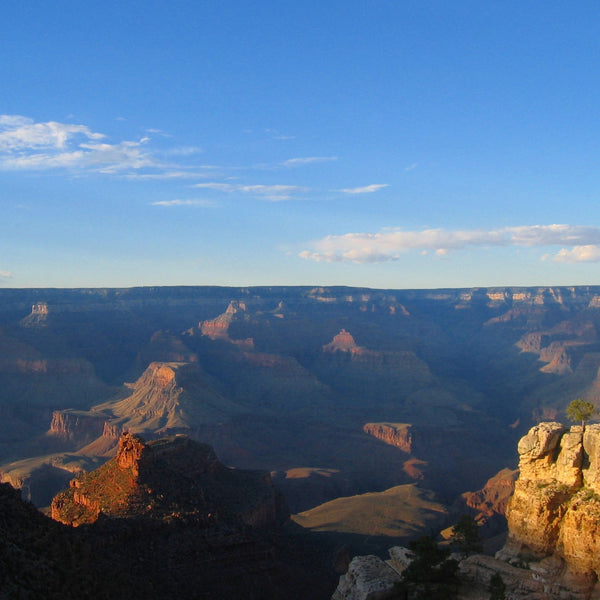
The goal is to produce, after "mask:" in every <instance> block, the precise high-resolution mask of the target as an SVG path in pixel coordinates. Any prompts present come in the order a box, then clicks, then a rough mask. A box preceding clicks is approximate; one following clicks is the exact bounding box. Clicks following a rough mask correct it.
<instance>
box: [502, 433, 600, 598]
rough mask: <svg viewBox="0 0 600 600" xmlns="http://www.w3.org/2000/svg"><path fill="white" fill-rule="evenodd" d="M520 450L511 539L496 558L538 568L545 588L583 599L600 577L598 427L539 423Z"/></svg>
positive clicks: (509, 511) (511, 508)
mask: <svg viewBox="0 0 600 600" xmlns="http://www.w3.org/2000/svg"><path fill="white" fill-rule="evenodd" d="M518 450H519V457H520V461H519V471H520V475H519V479H518V480H517V482H516V486H515V493H514V495H513V497H512V499H511V501H510V503H509V505H508V509H507V518H508V526H509V537H508V540H507V543H506V546H505V547H504V549H503V550H502V551H501V552H500V553H499V555H498V556H499V558H502V559H503V560H508V561H509V562H513V563H518V564H521V563H523V562H525V563H527V564H529V567H530V569H532V570H535V569H538V570H539V571H540V574H539V577H540V578H541V579H543V580H544V581H545V582H546V583H547V586H548V587H552V588H553V589H566V590H570V591H571V593H573V597H574V598H575V597H581V598H587V597H588V595H589V594H590V593H591V591H592V589H595V587H599V586H597V581H598V576H599V575H600V495H599V493H600V425H589V426H588V427H587V428H586V429H585V432H583V431H582V429H581V427H580V426H574V427H571V428H570V429H568V428H566V427H565V426H564V425H562V424H560V423H556V422H550V423H540V424H539V425H537V426H535V427H533V428H532V429H531V430H530V431H529V433H528V434H527V435H526V436H525V437H523V438H522V439H521V440H520V442H519V446H518ZM550 563H551V564H552V565H553V568H549V567H548V565H549V564H550ZM548 597H553V596H548Z"/></svg>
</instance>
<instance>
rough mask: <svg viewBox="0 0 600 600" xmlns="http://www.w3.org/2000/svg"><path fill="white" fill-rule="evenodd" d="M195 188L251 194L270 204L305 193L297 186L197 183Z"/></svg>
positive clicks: (303, 189)
mask: <svg viewBox="0 0 600 600" xmlns="http://www.w3.org/2000/svg"><path fill="white" fill-rule="evenodd" d="M194 187H196V188H201V189H209V190H217V191H219V192H226V193H235V192H240V193H243V194H252V195H254V196H258V197H260V198H263V199H265V200H270V201H271V202H277V201H280V200H289V199H290V198H291V197H292V195H293V194H297V193H299V192H303V191H306V188H303V187H300V186H297V185H244V184H240V183H219V182H210V183H197V184H195V185H194Z"/></svg>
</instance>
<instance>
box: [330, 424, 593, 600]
mask: <svg viewBox="0 0 600 600" xmlns="http://www.w3.org/2000/svg"><path fill="white" fill-rule="evenodd" d="M518 451H519V458H520V460H519V478H518V480H517V482H516V485H515V491H514V494H513V496H512V498H511V500H510V501H509V504H508V508H507V512H506V515H507V518H508V527H509V535H508V540H507V542H506V545H505V547H504V548H503V549H502V550H500V551H499V552H497V553H496V556H495V557H491V556H484V555H472V556H469V557H467V558H465V559H463V560H461V561H460V578H461V581H462V582H463V584H462V587H461V590H460V592H459V595H458V598H460V599H462V600H487V599H488V598H489V597H490V592H489V586H490V580H491V578H492V576H493V575H494V574H496V573H497V574H499V575H500V576H501V577H502V580H503V582H504V584H505V585H506V599H507V600H521V599H525V598H527V599H528V600H558V599H560V600H594V599H597V598H600V583H599V582H598V578H599V576H600V425H590V426H588V427H587V428H585V431H583V430H582V427H581V426H574V427H571V428H570V429H569V428H567V427H565V426H564V425H562V424H561V423H557V422H545V423H540V424H539V425H537V426H535V427H533V428H532V429H531V430H530V431H529V433H528V434H527V435H526V436H524V437H523V438H522V439H521V440H520V442H519V445H518ZM409 563H410V558H409V552H408V551H407V549H406V548H400V547H395V548H392V549H390V559H389V560H388V561H383V560H381V559H379V558H377V557H375V556H358V557H355V558H354V559H353V560H352V562H351V563H350V567H349V570H348V572H347V573H346V574H345V575H344V576H342V578H341V579H340V583H339V585H338V588H337V590H336V592H335V594H334V595H333V597H332V600H369V599H375V598H377V599H378V600H385V599H389V600H393V599H396V598H400V597H401V596H399V595H398V592H397V587H396V586H397V583H398V582H399V581H401V579H402V572H403V570H404V569H405V568H406V566H407V565H408V564H409Z"/></svg>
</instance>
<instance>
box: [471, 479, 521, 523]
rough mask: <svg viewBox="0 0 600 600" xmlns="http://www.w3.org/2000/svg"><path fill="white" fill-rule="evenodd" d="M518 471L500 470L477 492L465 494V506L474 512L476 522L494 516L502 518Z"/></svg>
mask: <svg viewBox="0 0 600 600" xmlns="http://www.w3.org/2000/svg"><path fill="white" fill-rule="evenodd" d="M518 475H519V471H517V470H511V469H502V471H500V472H499V473H497V474H496V475H494V476H493V477H492V478H490V479H488V481H487V482H486V484H485V485H484V486H483V488H482V489H481V490H479V491H477V492H465V493H464V494H463V495H462V497H463V499H464V501H465V504H466V505H467V506H468V507H469V508H471V509H473V510H474V511H476V513H477V517H476V519H477V520H478V521H481V519H482V518H490V517H492V516H494V515H496V514H498V515H502V516H504V514H505V513H506V507H507V505H508V502H509V500H510V498H511V496H512V494H513V492H514V489H515V481H516V479H517V477H518Z"/></svg>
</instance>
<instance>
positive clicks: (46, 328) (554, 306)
mask: <svg viewBox="0 0 600 600" xmlns="http://www.w3.org/2000/svg"><path fill="white" fill-rule="evenodd" d="M599 309H600V287H593V286H588V287H583V286H582V287H571V288H568V287H562V288H477V289H470V290H370V289H357V288H344V287H297V288H294V287H260V288H218V287H173V288H130V289H79V290H58V289H55V290H43V289H40V290H35V289H28V290H10V289H0V416H1V417H2V418H1V419H0V480H1V481H5V482H9V483H11V484H12V485H14V486H15V487H19V488H21V493H22V495H23V497H24V499H26V500H31V501H33V502H34V503H35V504H36V505H37V506H39V507H49V506H50V503H51V501H52V499H53V498H54V497H55V496H56V494H57V493H58V492H59V491H60V490H62V489H64V488H65V487H66V486H68V485H69V481H71V480H72V479H73V478H74V477H85V474H86V473H89V472H90V471H93V470H94V469H96V468H98V467H100V466H101V465H103V464H105V463H106V464H108V462H107V461H110V460H113V459H114V457H115V455H116V454H117V453H118V451H119V441H120V439H121V438H122V435H123V433H124V432H126V433H130V434H134V435H139V436H142V437H143V438H144V439H145V440H147V444H149V445H150V446H151V444H153V443H154V442H155V441H156V440H159V439H161V438H165V437H168V438H172V437H173V436H181V435H183V436H186V439H189V440H191V441H192V442H194V443H196V442H197V443H201V444H209V445H210V446H211V447H212V448H214V451H215V453H216V455H217V456H218V457H219V460H220V462H221V463H222V464H223V465H226V466H227V467H234V468H236V469H249V470H257V471H262V472H269V473H270V476H271V479H272V482H273V484H274V485H275V486H276V488H277V489H278V490H279V491H280V493H282V494H283V495H284V496H285V498H286V501H287V505H288V507H289V510H290V512H291V513H292V514H294V515H300V514H301V513H306V512H307V511H312V512H310V514H311V520H305V525H307V526H306V527H305V529H306V531H307V532H311V531H313V530H314V531H313V532H314V533H315V534H317V533H318V529H319V528H322V518H321V517H320V516H319V518H317V517H316V515H325V514H328V512H327V511H330V509H331V505H330V504H328V503H331V502H335V501H340V500H342V499H344V498H347V499H353V500H348V501H344V502H345V503H346V504H345V505H346V506H349V505H350V504H354V505H355V506H360V507H365V506H366V503H365V499H366V498H369V494H373V498H374V499H375V498H377V499H378V501H383V500H384V499H386V498H388V497H392V496H394V497H398V498H411V499H412V500H411V502H413V505H412V506H411V507H410V509H411V510H415V511H417V510H421V509H419V506H420V505H421V504H420V503H422V500H423V498H426V499H427V500H428V502H429V501H431V502H433V501H434V499H435V502H439V503H440V506H441V507H443V510H442V509H440V512H439V514H440V515H443V514H446V516H445V517H443V518H442V519H441V520H440V521H439V526H440V527H442V526H444V525H448V523H447V522H446V521H448V520H449V519H451V516H452V515H454V514H455V513H456V511H457V510H462V509H465V510H468V511H470V512H472V514H474V515H476V516H477V518H478V520H479V521H480V522H482V523H484V522H485V527H486V531H487V533H486V535H488V534H489V536H490V537H492V536H495V535H497V534H498V533H499V532H500V531H501V530H502V528H503V527H504V528H505V527H506V521H503V516H502V512H503V510H504V508H505V507H506V504H507V501H508V500H507V498H508V497H509V496H510V494H511V492H512V486H513V485H514V479H515V475H514V471H515V469H516V467H517V463H518V461H519V454H518V452H517V451H516V448H517V442H518V440H519V439H520V438H522V437H523V436H524V435H525V434H526V433H527V432H528V431H529V430H530V428H531V427H532V425H534V424H536V423H538V422H539V421H540V420H542V421H560V420H564V419H565V408H566V406H567V405H568V403H569V402H570V401H571V400H572V399H573V398H576V397H582V398H585V399H587V400H590V401H592V402H598V401H599V400H600V396H599V393H600V377H599V370H600V340H599V339H598V333H597V332H598V327H599V326H600V310H599ZM590 431H593V428H590ZM582 443H584V442H582ZM584 445H585V443H584ZM586 452H587V450H586ZM565 456H566V455H565ZM496 474H499V475H496ZM486 482H487V483H486ZM561 485H562V484H561ZM565 485H566V484H565ZM415 486H416V487H415ZM517 488H518V486H517ZM69 489H71V488H69ZM412 489H415V490H416V491H417V493H415V494H412V493H409V490H412ZM472 490H480V491H479V492H477V491H475V492H473V491H472ZM386 494H387V495H386ZM335 506H336V505H334V510H337V508H335ZM423 506H424V504H423ZM458 507H460V508H458ZM430 509H431V506H429V507H428V508H427V510H430ZM344 510H345V509H344ZM361 510H362V508H361ZM444 511H446V512H445V513H444ZM340 514H341V513H340ZM356 514H358V513H355V512H353V509H352V510H349V511H346V512H345V515H356ZM406 514H413V515H414V516H411V517H407V519H412V520H414V522H415V523H417V524H418V523H421V525H418V526H417V528H416V529H411V528H410V527H409V526H408V525H410V524H409V523H405V525H407V526H406V527H404V525H402V526H401V527H399V528H397V531H404V532H409V533H406V534H405V533H399V534H398V535H397V536H395V539H394V535H393V529H394V528H393V527H390V526H389V525H390V523H392V522H393V518H394V517H393V516H390V522H389V523H382V524H381V526H380V527H379V530H380V531H383V532H388V533H386V535H385V536H383V538H386V537H387V538H388V542H389V541H392V542H395V543H405V542H406V540H407V539H408V537H410V536H415V535H418V533H419V531H421V532H422V531H425V530H426V529H427V528H428V527H429V525H428V523H431V521H430V520H428V518H426V514H427V513H426V512H421V513H418V514H417V512H414V513H411V512H410V511H408V510H407V513H406ZM515 514H516V513H515ZM509 515H510V512H509ZM361 518H363V520H364V517H357V516H345V517H344V531H342V530H341V529H342V528H341V527H340V528H339V529H340V531H335V526H334V528H333V529H334V531H333V532H328V533H327V535H328V536H329V535H332V537H331V538H330V539H335V541H336V543H339V545H340V546H344V547H347V548H349V553H350V554H360V552H361V551H363V550H364V549H365V548H364V544H365V541H364V540H365V539H367V538H368V537H369V536H368V535H364V534H362V533H361V534H355V533H347V532H356V531H358V528H357V527H356V523H357V522H358V521H360V519H361ZM370 518H371V517H369V519H370ZM352 520H354V522H352ZM333 521H335V519H333ZM365 522H368V519H367V520H366V521H365ZM311 523H314V527H313V525H311ZM436 523H438V521H436ZM311 527H313V529H311ZM345 532H346V533H345ZM389 532H392V533H391V534H389ZM548 535H550V534H548ZM553 535H554V534H553ZM379 541H381V543H382V544H383V543H385V540H383V541H382V540H379ZM389 545H390V544H389V543H388V544H387V546H388V547H389ZM535 548H538V546H535ZM536 551H537V550H536ZM506 564H508V563H506Z"/></svg>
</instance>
